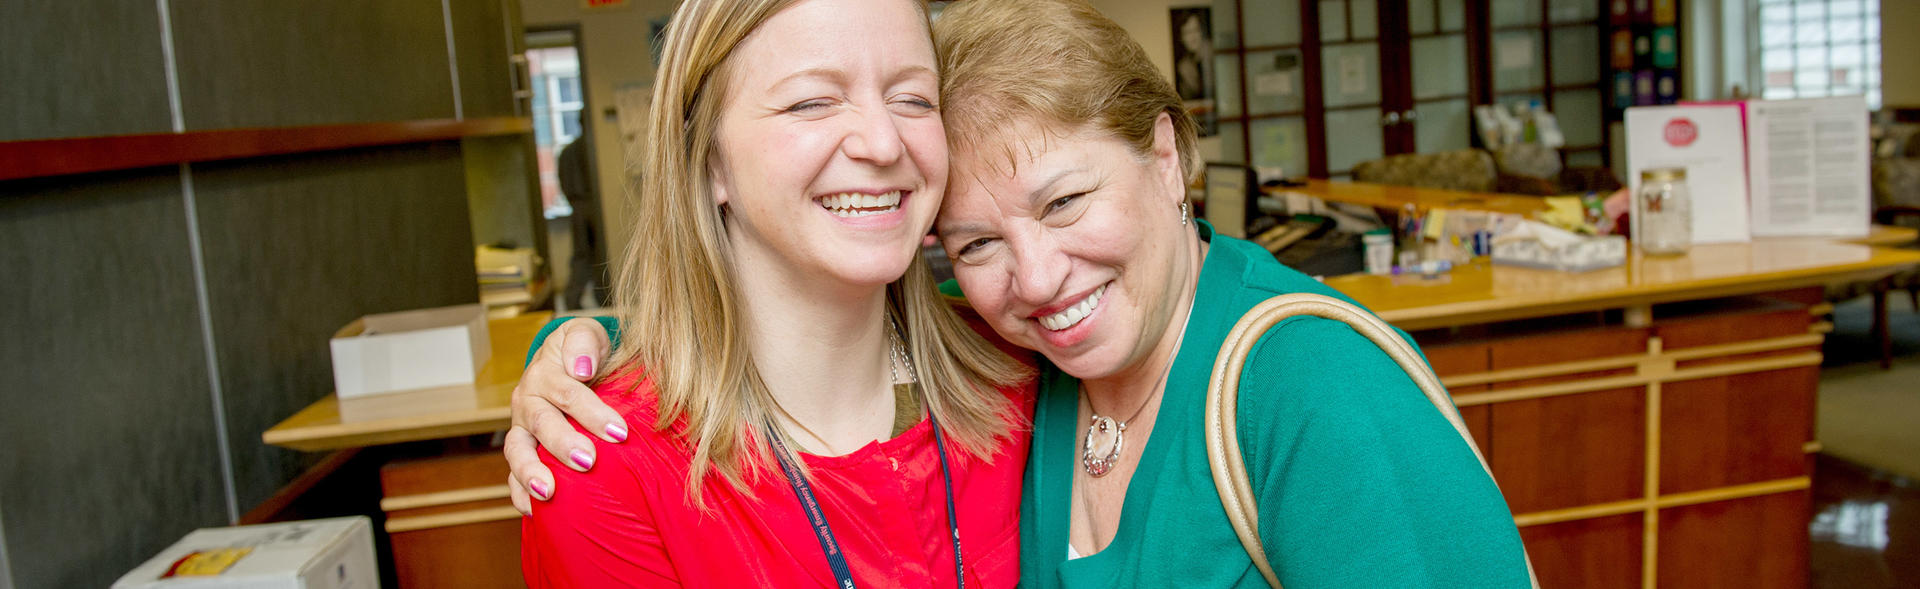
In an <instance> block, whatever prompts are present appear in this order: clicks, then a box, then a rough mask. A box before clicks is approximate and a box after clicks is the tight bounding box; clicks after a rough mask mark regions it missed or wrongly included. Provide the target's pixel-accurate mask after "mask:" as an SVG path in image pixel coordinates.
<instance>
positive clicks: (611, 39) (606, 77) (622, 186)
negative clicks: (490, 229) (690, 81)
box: [520, 0, 679, 265]
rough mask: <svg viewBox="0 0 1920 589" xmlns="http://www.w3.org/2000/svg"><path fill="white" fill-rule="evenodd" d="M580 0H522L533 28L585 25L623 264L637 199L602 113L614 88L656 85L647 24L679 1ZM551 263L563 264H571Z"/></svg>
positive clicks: (615, 251)
mask: <svg viewBox="0 0 1920 589" xmlns="http://www.w3.org/2000/svg"><path fill="white" fill-rule="evenodd" d="M580 5H581V1H580V0H520V11H521V20H522V21H524V22H525V23H526V26H528V27H539V26H543V25H548V26H550V25H570V24H576V23H577V24H579V25H580V37H581V38H580V43H581V49H582V50H583V51H585V52H586V55H585V63H584V64H583V65H582V67H583V68H585V74H586V83H587V103H588V105H589V106H591V107H592V108H593V110H594V111H595V112H594V113H593V115H592V116H588V117H585V118H586V120H587V121H588V124H589V125H591V126H592V132H593V149H594V156H595V162H594V163H595V165H596V166H597V168H598V171H599V175H600V194H602V195H603V197H602V204H601V208H602V210H603V211H604V214H605V215H606V228H607V255H608V258H609V259H611V260H619V259H620V252H621V251H622V250H623V249H624V248H625V247H626V244H627V236H628V235H629V234H630V233H631V231H630V228H631V226H632V224H633V215H634V214H635V211H634V209H633V198H632V197H631V196H630V195H628V194H627V189H626V181H625V174H626V172H625V170H626V167H627V164H626V158H625V154H624V152H623V150H622V148H621V146H620V143H621V141H620V125H619V123H618V122H617V121H614V120H610V119H608V118H606V117H604V116H602V113H604V112H606V110H607V109H608V108H611V107H613V105H614V89H615V88H619V87H621V86H625V85H630V84H640V85H644V86H652V85H653V58H652V57H651V54H650V51H651V49H650V48H649V47H650V45H649V43H648V42H647V32H648V31H647V21H648V20H651V19H653V18H657V17H662V16H667V15H669V14H672V13H673V8H674V7H675V6H678V5H679V3H678V2H676V1H674V0H631V1H630V2H628V4H627V6H626V7H624V8H616V9H603V10H582V9H581V8H580ZM551 263H554V264H560V265H564V264H566V260H553V261H551Z"/></svg>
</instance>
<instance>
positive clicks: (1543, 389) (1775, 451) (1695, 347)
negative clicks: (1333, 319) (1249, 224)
mask: <svg viewBox="0 0 1920 589" xmlns="http://www.w3.org/2000/svg"><path fill="white" fill-rule="evenodd" d="M1914 265H1920V252H1915V251H1906V250H1893V249H1885V248H1876V247H1871V246H1866V245H1856V244H1848V243H1837V242H1832V241H1826V240H1806V239H1798V240H1775V241H1758V242H1754V243H1748V244H1721V245H1703V246H1696V247H1695V248H1694V249H1693V251H1692V252H1691V253H1689V254H1688V255H1686V256H1680V257H1670V258H1643V257H1640V256H1638V255H1635V256H1633V257H1632V258H1631V259H1630V261H1629V263H1628V264H1627V265H1625V266H1623V267H1618V268H1612V269H1607V270H1598V271H1593V272H1587V273H1580V274H1571V273H1562V272H1551V271H1542V270H1533V269H1523V268H1512V267H1506V266H1489V265H1487V264H1485V263H1480V264H1470V265H1467V266H1466V267H1463V268H1459V269H1456V270H1454V271H1453V272H1451V273H1449V274H1443V275H1440V276H1438V277H1436V278H1432V279H1427V278H1420V277H1384V276H1344V277H1337V278H1332V279H1329V280H1327V283H1328V284H1329V285H1332V286H1334V287H1335V288H1338V289H1340V290H1341V291H1342V292H1345V293H1347V294H1349V295H1350V296H1353V297H1354V298H1355V299H1357V300H1359V301H1360V303H1362V304H1363V305H1366V306H1368V307H1369V308H1372V309H1374V310H1375V311H1376V312H1377V313H1379V314H1380V315H1381V316H1382V317H1384V318H1386V319H1387V320H1388V321H1390V322H1392V323H1394V324H1396V325H1399V326H1401V327H1402V328H1403V329H1407V330H1408V331H1409V332H1412V333H1413V335H1414V337H1415V339H1416V340H1418V341H1419V342H1420V344H1421V347H1422V349H1423V351H1425V352H1426V354H1427V356H1428V358H1429V360H1430V361H1431V362H1432V364H1433V365H1434V369H1435V371H1436V372H1437V373H1439V374H1440V375H1441V377H1442V381H1443V382H1445V383H1446V384H1447V387H1448V390H1449V391H1451V392H1452V393H1453V396H1454V402H1455V404H1456V405H1457V406H1459V408H1460V413H1461V416H1462V417H1463V418H1465V420H1466V422H1467V424H1468V429H1469V430H1470V431H1471V432H1472V433H1473V435H1474V438H1475V439H1476V440H1477V441H1478V442H1479V444H1480V446H1481V449H1482V451H1483V452H1484V453H1485V455H1486V457H1487V460H1488V463H1489V465H1490V466H1491V467H1492V470H1493V474H1494V477H1495V479H1496V480H1497V481H1498V482H1499V483H1500V486H1501V489H1502V491H1503V492H1504V493H1505V494H1506V497H1507V501H1508V505H1509V507H1511V508H1512V509H1513V512H1514V518H1515V521H1516V522H1517V523H1518V524H1519V525H1520V526H1521V536H1522V537H1523V538H1524V539H1525V540H1526V543H1527V546H1528V549H1529V551H1530V552H1531V554H1532V557H1533V561H1534V564H1535V565H1536V568H1537V569H1538V572H1539V576H1540V581H1541V584H1542V586H1544V587H1555V588H1559V587H1621V588H1626V587H1804V586H1805V584H1806V579H1807V556H1808V555H1807V531H1806V526H1807V522H1808V519H1809V517H1810V514H1809V512H1808V511H1809V509H1810V497H1809V495H1808V491H1807V489H1808V487H1809V485H1810V481H1811V479H1810V477H1811V475H1812V472H1811V465H1812V460H1811V459H1810V457H1809V456H1808V454H1810V453H1811V452H1814V451H1817V450H1818V448H1819V442H1818V441H1816V439H1815V438H1814V407H1815V396H1816V393H1817V387H1818V384H1819V365H1820V361H1821V355H1820V344H1821V342H1822V340H1823V334H1824V333H1826V331H1828V330H1830V329H1831V325H1830V324H1828V323H1826V322H1824V321H1823V320H1822V319H1821V317H1822V316H1823V315H1825V314H1826V313H1827V312H1828V310H1830V309H1831V307H1830V306H1829V305H1826V304H1825V303H1824V302H1823V301H1822V293H1823V288H1822V287H1823V285H1825V284H1827V283H1830V282H1839V281H1847V280H1871V279H1876V278H1879V277H1881V276H1885V275H1887V274H1890V273H1892V272H1894V271H1896V270H1898V269H1899V268H1903V267H1912V266H1914Z"/></svg>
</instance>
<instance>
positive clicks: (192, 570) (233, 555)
mask: <svg viewBox="0 0 1920 589" xmlns="http://www.w3.org/2000/svg"><path fill="white" fill-rule="evenodd" d="M250 552H253V549H252V548H215V549H212V550H199V551H195V552H193V553H190V554H188V555H186V556H183V557H181V558H180V560H178V561H174V563H173V567H171V568H169V569H167V574H164V575H161V576H160V577H161V578H166V577H211V576H214V575H218V574H220V573H223V572H226V571H227V569H228V568H230V567H232V566H233V563H236V562H239V561H240V557H243V556H246V555H247V554H248V553H250Z"/></svg>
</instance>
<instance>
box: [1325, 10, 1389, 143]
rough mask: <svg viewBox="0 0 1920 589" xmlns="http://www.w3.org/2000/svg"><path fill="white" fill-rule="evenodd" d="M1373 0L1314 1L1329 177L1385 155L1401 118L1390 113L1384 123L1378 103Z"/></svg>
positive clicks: (1378, 56)
mask: <svg viewBox="0 0 1920 589" xmlns="http://www.w3.org/2000/svg"><path fill="white" fill-rule="evenodd" d="M1376 1H1377V0H1319V4H1318V6H1319V9H1320V18H1319V25H1320V31H1319V32H1320V40H1321V48H1320V95H1321V98H1322V105H1323V106H1324V107H1325V114H1324V118H1323V120H1324V121H1325V128H1324V131H1323V134H1324V139H1325V141H1326V161H1327V170H1326V171H1327V176H1328V177H1330V178H1344V177H1348V176H1349V175H1350V174H1351V173H1352V171H1353V166H1354V165H1355V164H1358V163H1360V162H1364V161H1367V160H1372V159H1379V158H1380V157H1382V156H1384V155H1386V154H1387V145H1386V140H1385V138H1386V134H1387V133H1388V132H1390V131H1391V127H1392V126H1393V125H1394V124H1396V123H1398V122H1399V119H1400V117H1399V113H1398V112H1394V113H1393V115H1392V119H1391V120H1389V119H1388V118H1387V115H1388V111H1387V110H1386V109H1385V108H1384V106H1383V103H1382V99H1383V97H1384V96H1385V93H1384V92H1382V90H1381V70H1382V68H1383V64H1382V60H1381V51H1380V40H1379V37H1380V35H1379V30H1380V26H1379V22H1380V21H1379V17H1378V13H1379V10H1378V8H1379V7H1378V5H1377V4H1376ZM1389 1H1391V0H1389ZM1360 19H1365V22H1361V21H1360Z"/></svg>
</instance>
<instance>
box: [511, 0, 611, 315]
mask: <svg viewBox="0 0 1920 589" xmlns="http://www.w3.org/2000/svg"><path fill="white" fill-rule="evenodd" d="M526 47H527V54H526V55H527V78H528V84H527V86H528V89H529V90H531V92H532V96H531V97H530V98H531V101H532V107H531V109H530V112H529V113H528V114H529V116H531V117H532V118H533V135H534V143H535V146H536V151H535V153H536V155H535V161H536V163H537V164H538V166H539V170H540V204H541V210H542V212H543V213H544V214H545V216H546V219H547V240H548V244H547V251H548V252H549V255H551V256H553V260H552V267H553V268H554V273H553V279H554V283H555V287H554V292H555V293H556V294H557V295H558V296H557V297H556V299H555V306H556V310H558V311H570V310H578V309H592V308H598V307H603V306H606V304H607V296H608V292H609V284H608V275H609V272H608V271H607V263H606V260H607V254H606V239H605V236H606V227H605V220H604V219H605V218H604V216H603V215H602V214H601V209H600V203H601V202H602V199H601V198H600V195H601V194H603V193H604V191H602V190H600V187H599V174H598V173H597V172H596V169H595V168H596V166H595V165H594V163H595V161H596V160H595V157H594V151H595V149H594V144H593V141H592V136H591V135H592V125H591V122H592V121H591V119H590V118H589V117H591V116H592V115H593V112H594V110H593V107H592V105H591V104H590V101H589V99H588V96H587V88H588V85H587V77H586V71H587V68H586V65H585V64H586V52H585V51H584V50H583V49H582V47H581V42H580V27H579V25H577V24H575V25H561V26H548V27H528V29H527V33H526Z"/></svg>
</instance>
